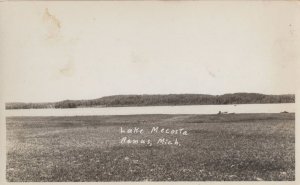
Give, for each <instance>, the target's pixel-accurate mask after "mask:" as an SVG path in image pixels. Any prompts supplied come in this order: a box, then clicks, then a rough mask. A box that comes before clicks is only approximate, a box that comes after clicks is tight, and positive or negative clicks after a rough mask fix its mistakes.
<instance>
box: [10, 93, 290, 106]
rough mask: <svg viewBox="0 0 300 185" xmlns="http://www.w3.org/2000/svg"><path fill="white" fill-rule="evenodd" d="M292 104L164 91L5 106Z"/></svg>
mask: <svg viewBox="0 0 300 185" xmlns="http://www.w3.org/2000/svg"><path fill="white" fill-rule="evenodd" d="M265 103H295V95H293V94H285V95H265V94H258V93H234V94H224V95H207V94H167V95H115V96H105V97H102V98H98V99H91V100H64V101H59V102H50V103H49V102H48V103H18V102H13V103H6V109H42V108H77V107H121V106H159V105H223V104H265Z"/></svg>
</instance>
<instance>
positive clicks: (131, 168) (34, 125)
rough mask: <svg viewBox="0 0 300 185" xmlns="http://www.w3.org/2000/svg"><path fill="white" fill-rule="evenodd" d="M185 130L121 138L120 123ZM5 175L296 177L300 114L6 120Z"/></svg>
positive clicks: (79, 178) (112, 178) (156, 178)
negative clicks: (167, 142) (183, 132)
mask: <svg viewBox="0 0 300 185" xmlns="http://www.w3.org/2000/svg"><path fill="white" fill-rule="evenodd" d="M134 126H137V127H140V128H143V129H145V130H149V129H151V128H152V127H153V126H159V127H164V128H170V129H176V128H177V129H178V128H184V129H186V130H188V135H187V136H178V135H177V136H169V135H166V134H150V133H148V132H146V133H144V134H143V135H138V134H136V135H130V134H127V135H128V137H131V138H135V139H142V138H146V139H151V140H153V141H156V140H157V139H158V138H160V137H166V138H169V139H172V138H174V137H177V139H178V141H179V142H180V143H181V146H176V145H168V146H165V145H157V144H155V143H154V144H153V146H147V145H143V144H138V145H133V144H131V145H128V144H120V139H121V138H122V137H123V136H125V135H126V134H125V135H121V134H120V127H122V128H125V129H126V128H132V127H134ZM7 143H8V144H7V174H6V176H7V180H8V181H12V182H20V181H212V180H217V181H219V180H226V181H236V180H250V181H252V180H267V181H269V180H294V179H295V114H233V115H130V116H76V117H9V118H7Z"/></svg>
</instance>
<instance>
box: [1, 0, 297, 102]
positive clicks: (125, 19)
mask: <svg viewBox="0 0 300 185" xmlns="http://www.w3.org/2000/svg"><path fill="white" fill-rule="evenodd" d="M298 11H299V6H294V4H292V3H288V2H272V4H271V3H268V2H259V1H256V2H242V3H238V2H233V3H232V2H225V3H220V2H215V3H206V2H194V1H192V2H163V1H162V2H139V3H138V2H110V3H109V2H88V3H80V2H76V3H75V2H69V3H68V2H63V3H61V2H44V3H38V2H23V3H17V4H16V3H6V4H5V5H3V4H2V5H1V10H0V12H1V13H0V17H1V18H0V20H1V22H0V24H1V26H0V31H1V34H0V39H1V40H0V41H1V43H0V47H1V51H0V52H1V53H0V54H1V55H0V59H1V64H0V65H1V75H2V85H3V86H2V89H3V92H4V98H5V101H25V102H39V101H43V102H45V101H59V100H63V99H90V98H99V97H102V96H106V95H116V94H169V93H202V94H224V93H235V92H257V93H266V94H286V93H295V85H296V68H297V66H296V61H297V60H299V57H298V56H299V54H297V52H296V47H297V46H296V41H297V39H298V41H297V42H299V16H298V17H296V13H298V14H299V12H298ZM297 21H298V24H297V25H296V22H297Z"/></svg>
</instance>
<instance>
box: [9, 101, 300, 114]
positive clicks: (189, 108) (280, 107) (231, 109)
mask: <svg viewBox="0 0 300 185" xmlns="http://www.w3.org/2000/svg"><path fill="white" fill-rule="evenodd" d="M295 107H296V106H295V104H294V103H282V104H237V105H183V106H147V107H105V108H74V109H14V110H5V114H6V116H87V115H134V114H217V113H218V112H219V111H222V112H228V113H280V112H283V111H288V112H295Z"/></svg>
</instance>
